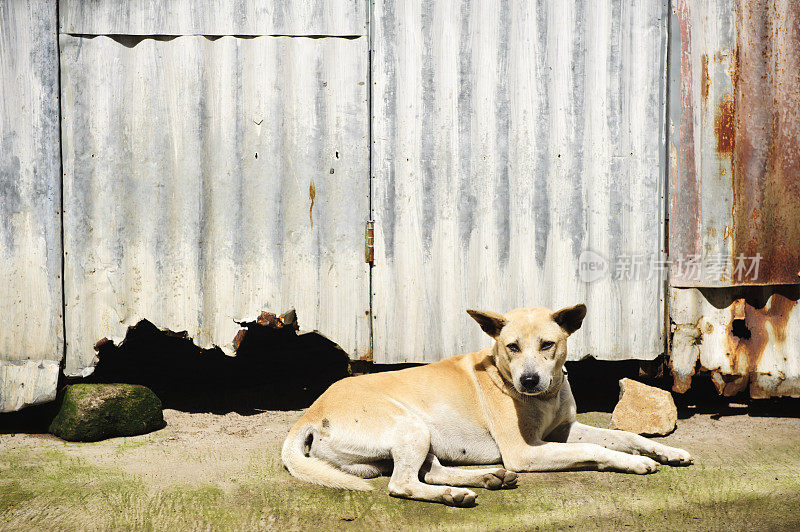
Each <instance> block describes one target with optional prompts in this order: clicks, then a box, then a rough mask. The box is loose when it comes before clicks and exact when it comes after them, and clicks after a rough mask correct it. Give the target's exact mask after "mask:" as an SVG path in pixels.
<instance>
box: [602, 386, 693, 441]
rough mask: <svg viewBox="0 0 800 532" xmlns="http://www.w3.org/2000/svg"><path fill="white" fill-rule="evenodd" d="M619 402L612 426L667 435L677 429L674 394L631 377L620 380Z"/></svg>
mask: <svg viewBox="0 0 800 532" xmlns="http://www.w3.org/2000/svg"><path fill="white" fill-rule="evenodd" d="M619 390H620V393H619V402H618V403H617V406H616V407H615V408H614V413H613V414H611V426H612V428H615V429H620V430H627V431H628V432H635V433H636V434H647V435H666V434H669V433H670V432H672V431H673V430H675V426H676V424H677V423H678V409H677V408H676V407H675V401H673V400H672V394H671V393H669V392H668V391H666V390H661V389H659V388H654V387H652V386H648V385H646V384H642V383H641V382H637V381H634V380H631V379H622V380H620V381H619Z"/></svg>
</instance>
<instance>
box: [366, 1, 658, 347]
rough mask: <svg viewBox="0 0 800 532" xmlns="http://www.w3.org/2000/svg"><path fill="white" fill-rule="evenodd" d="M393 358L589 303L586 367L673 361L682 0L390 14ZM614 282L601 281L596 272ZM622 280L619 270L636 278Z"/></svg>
mask: <svg viewBox="0 0 800 532" xmlns="http://www.w3.org/2000/svg"><path fill="white" fill-rule="evenodd" d="M374 15H375V16H374V19H373V20H374V21H375V23H374V25H373V28H372V31H373V33H374V36H375V39H374V46H375V52H374V60H373V71H372V75H373V82H374V94H373V105H372V107H373V141H374V142H373V146H372V158H373V178H374V179H373V190H374V193H373V194H374V196H373V208H374V216H375V220H376V222H375V267H374V270H373V301H374V306H373V311H374V313H373V320H374V321H373V326H374V347H375V353H374V356H375V360H376V361H378V362H407V361H414V362H426V361H433V360H438V359H441V358H444V357H447V356H451V355H454V354H458V353H461V352H466V351H470V350H475V349H479V348H481V347H483V346H485V345H488V343H489V339H488V338H487V337H485V335H484V334H483V333H482V332H481V331H480V329H479V327H478V326H477V325H476V324H475V323H474V322H472V321H471V319H470V318H469V317H468V316H467V314H466V313H465V309H467V308H480V309H489V310H495V311H506V310H510V309H512V308H516V307H523V306H536V305H546V306H549V307H551V308H555V307H560V306H566V305H571V304H574V303H577V302H586V303H587V305H588V308H589V313H588V315H587V318H586V321H585V325H584V327H583V328H582V329H581V330H580V331H578V332H577V333H576V334H575V336H574V338H573V339H572V340H570V342H571V343H570V357H571V358H572V359H576V358H581V357H584V356H594V357H596V358H600V359H629V358H635V359H645V360H646V359H653V358H655V357H656V356H658V355H659V354H661V353H663V352H664V322H665V315H664V314H665V310H664V308H665V303H664V282H665V281H664V278H665V271H664V270H665V268H666V266H665V264H664V265H663V267H660V268H659V267H658V266H661V265H659V264H656V266H657V268H655V269H654V270H653V269H649V268H648V270H649V271H648V272H647V273H643V272H641V271H639V272H631V274H630V277H631V278H630V279H629V278H627V277H628V274H627V273H626V272H619V271H617V270H616V269H615V266H618V265H619V264H623V266H625V265H626V264H625V262H624V261H625V260H626V259H628V260H637V261H643V262H645V263H646V264H645V265H646V266H647V265H648V264H647V263H648V261H652V262H654V263H657V262H658V261H660V260H661V258H662V257H663V255H662V252H663V251H665V250H664V249H663V246H662V243H663V242H664V238H663V233H664V224H665V220H664V217H665V212H666V209H665V205H664V202H663V201H664V199H663V197H664V179H665V177H664V171H665V169H664V164H665V154H664V149H663V146H664V144H665V140H664V131H665V128H664V120H665V116H664V115H665V99H666V95H665V92H666V81H665V66H666V44H667V21H668V8H667V5H666V2H653V1H650V0H635V1H630V0H625V1H621V0H618V1H611V2H594V1H588V0H571V1H566V2H558V3H555V2H549V1H538V2H523V1H502V2H489V1H481V0H461V1H458V2H433V3H421V4H420V3H418V2H408V1H402V0H380V1H378V2H376V3H375V11H374ZM592 260H593V261H594V263H595V264H598V265H599V266H600V267H601V268H602V267H605V268H608V269H609V271H606V272H605V274H603V272H600V273H601V275H600V276H599V278H596V279H592V280H593V282H588V280H587V279H586V278H584V277H582V274H581V271H582V270H581V268H582V265H585V264H587V261H592ZM620 273H621V275H618V274H620Z"/></svg>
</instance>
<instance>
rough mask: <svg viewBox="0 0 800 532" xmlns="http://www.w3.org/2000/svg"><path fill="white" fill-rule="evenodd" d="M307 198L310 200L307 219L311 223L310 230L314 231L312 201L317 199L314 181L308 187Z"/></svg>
mask: <svg viewBox="0 0 800 532" xmlns="http://www.w3.org/2000/svg"><path fill="white" fill-rule="evenodd" d="M308 197H309V198H310V199H311V205H309V206H308V219H309V220H310V221H311V229H314V199H315V198H316V197H317V189H316V187H314V181H313V180H312V181H311V184H310V185H308Z"/></svg>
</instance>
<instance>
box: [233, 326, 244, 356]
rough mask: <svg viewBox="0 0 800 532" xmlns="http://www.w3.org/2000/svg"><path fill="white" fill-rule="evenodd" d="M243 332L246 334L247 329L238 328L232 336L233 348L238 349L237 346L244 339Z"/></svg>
mask: <svg viewBox="0 0 800 532" xmlns="http://www.w3.org/2000/svg"><path fill="white" fill-rule="evenodd" d="M245 334H247V329H239V332H237V333H236V336H234V337H233V348H234V349H235V350H237V351H238V350H239V346H240V345H242V342H243V341H244V337H245Z"/></svg>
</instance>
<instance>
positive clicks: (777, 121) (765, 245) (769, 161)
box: [718, 0, 800, 285]
mask: <svg viewBox="0 0 800 532" xmlns="http://www.w3.org/2000/svg"><path fill="white" fill-rule="evenodd" d="M737 10H738V12H737V21H738V22H737V41H736V72H735V74H736V75H735V78H734V82H735V85H734V87H735V98H734V102H735V113H734V120H733V126H734V135H735V138H734V140H733V144H732V148H733V152H732V153H733V170H734V171H733V174H732V189H733V204H732V219H733V228H732V235H733V239H732V243H733V249H732V255H733V257H734V259H735V258H736V257H738V256H740V255H742V256H745V257H755V256H757V255H760V256H761V260H760V262H759V272H758V276H757V277H756V278H745V279H735V280H736V282H737V283H741V284H762V285H764V284H796V283H798V278H797V275H796V272H797V270H798V268H800V246H799V245H798V242H800V179H798V175H800V141H798V138H799V137H800V76H798V75H797V72H798V71H800V34H798V31H797V28H798V27H800V2H796V1H792V0H775V2H771V3H770V2H766V3H764V2H739V3H737ZM718 140H719V137H718Z"/></svg>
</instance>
